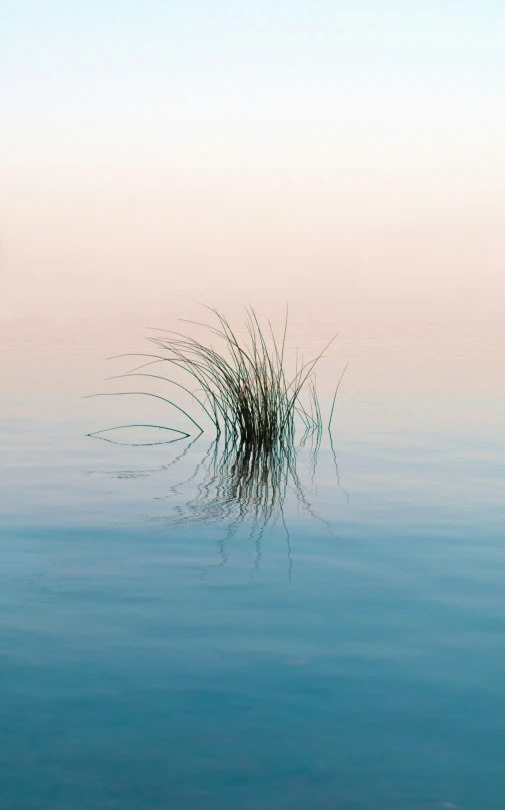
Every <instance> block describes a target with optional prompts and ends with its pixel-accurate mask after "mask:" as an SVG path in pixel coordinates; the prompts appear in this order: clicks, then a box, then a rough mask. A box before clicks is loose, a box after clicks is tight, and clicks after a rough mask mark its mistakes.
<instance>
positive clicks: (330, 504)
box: [0, 333, 505, 810]
mask: <svg viewBox="0 0 505 810" xmlns="http://www.w3.org/2000/svg"><path fill="white" fill-rule="evenodd" d="M500 335H501V333H500V334H498V335H493V337H492V340H491V339H490V340H491V344H492V345H495V348H496V347H497V346H498V344H497V343H493V340H494V341H498V342H499V341H500V340H501V339H502V338H501V336H500ZM491 344H490V342H489V341H488V342H486V344H485V346H484V349H485V348H486V347H489V345H491ZM500 345H502V344H500ZM408 354H409V353H408V351H406V352H405V356H406V363H407V365H408V363H409V358H408ZM95 359H96V367H91V370H90V368H88V369H87V371H86V373H87V375H88V376H87V378H86V381H85V383H83V388H84V391H83V393H87V392H88V390H89V388H88V386H90V385H91V380H92V375H93V374H96V377H97V378H98V377H99V375H100V372H101V368H100V365H99V359H100V358H99V355H98V353H97V356H96V358H95ZM446 359H447V358H446ZM353 362H354V365H355V367H358V368H362V374H361V377H359V375H356V377H355V378H353V377H352V375H351V376H350V380H349V383H348V388H347V389H344V393H343V394H342V400H341V406H340V411H339V414H338V419H337V431H336V434H337V435H336V456H337V461H338V479H337V470H336V469H335V465H334V459H333V456H332V454H331V452H330V448H329V447H328V446H327V445H326V444H325V445H324V446H323V448H322V450H321V453H320V456H319V460H318V464H317V467H316V470H315V472H314V470H313V469H312V467H311V459H310V453H309V452H308V451H306V452H305V453H304V452H302V453H301V454H300V478H301V481H302V483H303V488H304V497H305V498H306V503H305V504H304V503H303V502H300V498H299V496H298V495H297V493H296V492H295V491H293V489H290V490H289V491H288V493H287V496H286V499H285V503H284V515H283V520H280V519H278V520H277V521H275V520H274V521H271V522H270V523H268V524H267V525H266V526H264V527H262V526H261V525H259V526H258V525H257V524H256V525H255V524H254V522H253V516H252V513H251V511H250V510H248V509H245V510H243V512H242V516H241V519H240V520H238V521H235V520H234V515H235V514H236V513H235V512H234V511H233V507H234V505H233V504H232V505H231V507H230V508H231V512H230V511H229V512H226V511H225V510H224V508H223V504H222V503H220V502H217V501H216V498H215V497H214V496H213V495H212V492H211V493H210V507H211V508H210V510H209V508H208V506H209V505H208V504H207V506H205V504H203V505H202V501H201V500H200V501H198V500H197V501H196V506H195V500H194V499H195V498H197V499H198V496H199V493H200V495H201V492H202V490H201V486H202V477H201V474H202V471H201V469H200V471H198V465H199V463H200V462H201V461H202V458H203V457H204V454H205V451H206V450H207V449H208V438H207V439H206V438H205V437H203V438H202V439H201V440H199V441H198V442H196V443H195V444H193V445H191V446H190V447H189V448H188V450H187V452H186V454H185V455H184V456H183V457H182V458H180V459H179V460H176V457H177V456H178V455H179V454H180V453H181V452H182V451H183V450H184V449H185V446H184V445H181V446H178V445H177V444H176V445H171V446H162V445H161V446H153V447H135V448H133V447H128V446H126V447H120V446H116V445H112V444H107V443H105V442H100V441H98V440H96V439H90V438H87V437H86V436H85V435H84V434H85V433H86V432H87V430H89V429H90V428H91V427H95V426H96V427H100V426H106V424H107V419H109V416H110V413H111V411H110V405H109V406H108V407H109V411H99V412H98V411H95V412H92V413H91V412H90V411H87V410H86V409H87V408H88V405H87V404H86V401H85V402H82V401H79V402H77V398H76V397H75V396H74V394H73V392H72V393H70V392H67V393H65V385H66V383H65V379H66V378H65V376H64V375H63V376H61V375H60V376H59V377H58V380H57V384H58V386H59V390H58V394H57V395H56V394H54V396H53V394H52V391H51V386H52V385H53V383H51V380H50V379H49V381H48V383H47V387H46V389H45V390H44V391H43V392H41V394H40V397H38V398H36V397H35V396H34V393H33V391H31V392H30V391H28V392H27V391H23V390H20V391H18V392H16V391H11V392H10V393H9V395H8V396H7V397H6V399H5V400H4V405H5V408H4V410H5V413H4V419H3V421H2V443H3V447H4V450H3V456H4V464H3V480H2V493H3V494H2V510H1V511H2V530H1V539H0V554H1V559H2V566H1V569H0V607H1V625H0V640H1V648H0V649H1V657H2V666H1V691H0V721H1V722H0V752H1V753H0V758H1V770H0V796H1V802H0V804H1V806H2V807H5V808H8V810H32V809H33V810H39V808H40V810H42V808H44V810H45V809H46V808H50V810H60V809H61V810H68V808H73V810H113V809H114V810H115V808H118V810H119V808H121V810H140V808H142V810H161V809H162V808H163V809H165V808H167V809H168V808H170V809H172V808H174V810H204V809H205V810H209V809H210V810H242V809H243V810H256V809H258V810H259V809H260V808H261V810H277V809H279V810H284V809H286V810H288V809H289V810H309V809H312V808H314V810H319V809H321V810H322V809H323V808H325V809H326V808H328V810H330V808H331V810H333V809H335V810H430V809H431V810H435V808H458V809H459V810H479V809H480V808H482V810H484V808H486V810H502V808H503V806H504V803H505V768H504V766H503V762H504V755H505V588H504V582H505V537H504V526H505V520H504V518H505V495H504V488H503V484H504V473H505V461H504V459H505V431H504V429H503V426H502V424H501V420H502V416H503V413H502V405H503V400H501V399H499V397H498V400H497V389H496V382H495V381H493V383H492V384H491V383H490V384H489V386H488V387H487V388H486V386H485V385H482V380H480V383H479V386H480V387H479V390H477V391H473V393H472V394H470V393H469V392H468V386H466V385H463V383H461V386H460V387H461V389H462V390H463V389H464V392H465V393H464V397H463V395H461V396H460V395H459V394H458V386H459V381H458V376H457V368H459V366H457V364H455V367H456V371H455V379H454V375H453V378H452V382H451V387H450V390H449V389H448V390H447V391H441V390H440V388H439V389H437V390H436V391H435V392H434V391H433V390H431V391H428V392H426V391H424V392H423V390H422V389H423V387H424V381H423V385H421V384H420V385H419V389H415V390H412V391H409V390H407V391H406V394H405V398H404V401H402V402H399V401H398V395H397V391H398V390H400V389H401V385H400V386H399V387H398V388H397V389H396V392H392V391H391V392H388V391H383V392H378V391H377V390H376V378H375V377H373V375H372V374H371V372H370V365H366V364H365V363H364V362H363V363H362V364H361V365H360V355H359V351H357V350H356V352H355V356H354V358H353ZM416 362H418V363H419V364H420V369H421V367H422V369H424V373H425V369H426V365H429V364H424V363H422V364H421V363H420V360H419V356H417V355H416ZM447 362H448V363H449V365H450V357H449V358H448V359H447ZM372 365H373V364H372ZM69 369H70V364H69ZM77 373H78V365H77V368H76V363H75V362H73V363H72V364H71V370H70V371H69V374H70V375H72V374H74V375H77ZM367 374H370V378H369V384H368V386H367V387H366V390H365V392H364V388H363V385H362V380H363V378H366V375H367ZM420 374H421V371H420ZM444 374H445V371H444ZM414 376H415V375H414ZM421 376H422V375H421ZM49 377H50V375H49ZM442 377H443V375H441V377H440V379H442ZM62 379H63V383H62ZM360 380H361V382H360ZM438 382H440V380H439V381H438ZM437 384H438V383H437ZM53 387H55V388H56V382H54V385H53ZM69 388H70V385H69ZM95 388H96V385H95ZM370 392H372V393H370ZM498 393H499V392H498ZM94 407H96V406H94ZM100 407H102V406H100ZM137 414H138V410H137ZM399 414H401V416H399ZM93 419H94V420H95V422H96V425H95V424H94V423H93V424H92V422H93ZM172 462H173V463H172ZM195 471H196V476H195V477H194V478H192V476H193V475H194V474H195ZM207 483H208V481H207ZM199 486H200V489H199ZM213 498H214V499H213ZM309 503H310V506H308V504H309ZM192 504H193V506H192ZM213 505H214V506H213Z"/></svg>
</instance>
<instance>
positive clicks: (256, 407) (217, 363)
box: [125, 307, 336, 449]
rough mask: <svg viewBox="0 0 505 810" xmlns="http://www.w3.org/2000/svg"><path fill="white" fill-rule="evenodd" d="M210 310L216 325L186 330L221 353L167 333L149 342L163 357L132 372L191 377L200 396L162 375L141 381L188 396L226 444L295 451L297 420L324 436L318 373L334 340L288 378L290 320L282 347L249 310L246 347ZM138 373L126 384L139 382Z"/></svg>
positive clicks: (298, 365) (155, 357)
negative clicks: (159, 368) (164, 368)
mask: <svg viewBox="0 0 505 810" xmlns="http://www.w3.org/2000/svg"><path fill="white" fill-rule="evenodd" d="M206 309H209V310H210V311H211V312H212V314H213V316H214V317H215V321H214V325H212V324H210V325H209V324H201V323H199V322H196V321H187V323H194V324H198V326H204V327H205V328H206V329H207V330H208V332H209V334H210V336H211V338H212V339H217V340H218V342H219V346H218V347H215V346H214V345H207V344H206V343H202V342H200V341H199V340H197V339H195V338H193V337H189V336H187V335H184V334H182V333H180V332H175V331H171V330H170V331H168V330H163V332H162V334H160V335H156V336H154V337H149V338H148V340H149V341H150V342H151V343H153V344H154V345H155V346H156V347H157V349H158V351H159V353H157V354H146V355H144V356H146V357H148V358H150V359H149V361H148V362H147V363H144V364H143V365H142V366H139V367H137V369H134V370H133V372H138V370H139V369H141V368H145V367H146V366H148V365H152V364H154V363H168V364H169V365H172V366H174V367H176V368H177V369H179V370H182V371H183V372H185V373H186V375H188V376H189V378H192V380H193V382H194V383H196V384H197V389H196V391H194V390H191V389H190V388H189V387H188V386H186V385H183V384H181V383H180V382H177V381H176V380H172V379H169V378H167V377H160V375H157V374H150V373H147V372H142V374H141V376H149V377H154V378H158V379H159V378H161V379H164V380H166V381H167V382H170V383H172V384H174V385H176V386H178V387H179V388H182V389H183V390H184V391H186V392H188V393H190V394H191V396H192V397H193V399H194V400H195V401H196V402H197V403H198V404H199V405H200V407H201V408H202V409H203V411H204V412H205V413H206V414H207V416H208V417H209V419H210V420H211V422H212V423H213V425H214V428H215V431H216V435H217V437H218V438H219V437H220V436H221V435H223V436H224V439H225V441H226V442H232V443H236V444H238V445H242V446H244V447H263V448H266V449H268V448H274V447H279V446H281V445H286V444H289V443H292V442H293V440H294V435H295V424H296V420H297V418H299V419H300V421H301V423H302V424H303V425H304V429H305V434H306V435H307V434H309V433H314V432H315V433H317V434H318V436H319V435H320V432H321V409H320V406H319V400H318V396H317V392H316V385H315V376H314V369H315V367H316V364H317V363H318V361H319V360H320V359H321V357H322V356H323V354H324V352H325V351H326V349H327V348H328V346H329V345H330V344H331V343H332V342H333V340H334V339H335V337H336V336H335V337H333V338H332V340H331V341H329V343H328V344H327V345H326V346H325V347H324V349H323V351H322V352H320V354H318V355H317V356H316V357H315V358H312V359H311V360H309V361H308V362H303V360H302V361H301V362H298V361H297V363H296V367H295V369H294V371H293V372H292V373H291V374H289V373H288V371H287V368H286V358H285V349H286V333H287V326H288V315H287V312H286V319H285V323H284V329H283V333H282V336H281V338H280V339H278V338H276V336H275V334H274V330H273V328H272V325H271V323H270V321H268V328H267V329H265V328H264V327H262V326H261V325H260V322H259V320H258V317H257V315H256V313H255V311H254V309H253V308H252V307H246V324H245V325H246V330H247V337H246V339H245V340H240V339H239V338H238V337H237V335H236V333H235V332H234V330H233V329H232V327H231V325H230V323H229V321H228V320H227V318H225V316H224V315H222V314H221V313H220V312H219V311H218V310H217V309H216V308H215V307H206ZM159 331H160V332H161V330H159ZM133 372H130V374H128V375H125V376H133ZM188 385H189V382H188ZM197 394H198V395H197ZM166 401H167V402H170V401H169V400H166ZM170 404H172V405H175V403H172V402H170ZM175 407H176V408H177V409H178V410H182V411H183V412H184V413H185V414H186V416H187V417H188V418H189V419H190V420H191V422H193V424H195V425H197V427H198V429H199V430H200V431H201V432H203V428H202V427H201V426H200V425H199V424H197V422H196V420H195V419H194V417H193V416H191V415H190V414H189V413H188V412H187V411H184V409H182V408H180V406H178V405H175Z"/></svg>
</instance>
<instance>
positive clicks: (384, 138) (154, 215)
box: [0, 0, 505, 319]
mask: <svg viewBox="0 0 505 810" xmlns="http://www.w3.org/2000/svg"><path fill="white" fill-rule="evenodd" d="M504 41H505V5H504V4H503V2H498V1H496V2H495V1H494V0H480V2H478V3H477V2H469V1H468V0H451V1H450V2H449V1H448V0H436V1H435V0H425V2H422V3H421V2H409V1H408V0H403V1H402V2H399V0H382V2H380V3H379V2H377V0H375V1H374V2H370V0H369V1H368V2H365V0H353V2H352V3H350V2H345V3H344V2H340V0H333V1H332V2H329V0H313V2H310V3H309V2H299V1H297V0H289V2H287V1H286V2H284V0H269V2H265V1H264V0H256V2H254V3H253V2H241V0H232V1H230V0H213V1H212V2H205V0H143V2H138V0H136V1H135V2H132V0H100V2H98V1H97V0H87V2H81V1H79V2H76V1H75V0H61V2H57V1H56V0H32V1H31V2H28V0H16V1H15V2H13V0H3V2H2V4H1V8H0V62H1V70H0V94H1V97H2V126H1V128H0V152H1V154H2V156H3V157H2V172H1V173H2V182H1V185H2V188H1V191H0V239H1V251H2V252H1V257H0V262H1V264H0V274H1V275H0V281H1V284H2V287H3V289H4V295H5V297H4V301H8V307H7V310H6V315H7V317H8V318H10V319H16V318H19V317H21V318H22V317H38V316H40V313H41V312H45V313H49V314H51V316H52V317H53V316H54V317H56V316H57V317H59V318H64V317H69V316H70V315H72V316H73V315H75V314H80V315H82V314H88V315H89V314H90V313H93V312H95V313H96V314H97V316H98V315H100V313H103V312H106V311H111V309H114V308H116V309H117V310H118V311H121V312H125V313H130V314H132V315H134V314H135V309H136V307H137V306H141V307H142V308H143V311H147V310H149V309H150V308H156V307H158V308H159V307H160V306H161V303H160V302H161V301H167V302H168V300H169V299H170V300H174V299H175V298H177V300H179V299H181V300H182V299H183V298H184V297H188V298H194V297H200V298H202V297H203V298H205V300H216V296H225V297H226V296H229V297H230V299H231V300H237V301H238V300H240V301H242V300H243V299H244V298H245V299H253V300H254V299H255V297H259V298H260V299H261V300H264V299H265V298H268V297H271V298H273V299H275V300H279V301H280V300H285V299H286V298H290V299H293V298H294V299H295V300H299V301H304V300H308V299H311V300H313V301H314V302H317V300H322V302H323V304H324V306H328V307H333V308H338V307H342V308H343V307H345V308H347V309H349V308H351V309H352V308H354V309H355V310H356V312H361V311H363V312H365V311H373V310H374V308H376V307H377V306H379V307H381V308H385V309H386V310H391V311H398V310H402V311H403V310H404V311H406V312H407V311H411V310H414V309H415V308H416V307H417V308H419V309H420V310H422V309H424V308H426V307H428V308H429V307H435V308H436V307H438V306H440V307H442V308H443V307H451V306H458V307H460V308H461V310H462V311H463V310H464V311H467V310H469V311H470V310H472V309H473V308H477V309H478V310H481V311H482V312H487V311H489V312H491V311H492V312H496V311H500V312H503V311H504V308H505V305H504V303H503V302H504V301H505V269H504V266H503V264H504V262H503V258H504V255H505V254H504V248H505V236H504V234H505V229H504V212H505V150H504V146H503V145H504V144H505V103H504V102H505V49H504V47H503V43H504ZM167 306H168V303H167Z"/></svg>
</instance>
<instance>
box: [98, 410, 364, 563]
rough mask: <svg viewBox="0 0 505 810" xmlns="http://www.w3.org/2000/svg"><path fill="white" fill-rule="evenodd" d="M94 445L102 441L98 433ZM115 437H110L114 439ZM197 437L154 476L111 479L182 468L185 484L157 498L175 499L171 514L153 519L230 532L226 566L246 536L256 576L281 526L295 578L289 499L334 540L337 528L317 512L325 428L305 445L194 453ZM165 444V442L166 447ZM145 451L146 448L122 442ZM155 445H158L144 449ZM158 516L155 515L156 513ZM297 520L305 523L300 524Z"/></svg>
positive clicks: (223, 557) (228, 446)
mask: <svg viewBox="0 0 505 810" xmlns="http://www.w3.org/2000/svg"><path fill="white" fill-rule="evenodd" d="M94 438H98V439H100V438H102V436H101V435H98V434H94ZM107 438H108V437H107ZM198 440H199V437H196V438H195V439H193V440H192V441H190V442H189V443H187V444H186V445H185V447H184V448H183V450H182V451H181V452H180V453H179V454H178V455H176V456H175V458H173V459H172V460H171V461H170V462H168V463H167V464H163V465H161V466H159V467H157V468H154V469H146V468H144V469H139V470H135V469H131V468H130V469H123V470H118V471H115V472H110V473H108V475H111V476H113V477H115V478H121V479H124V478H130V479H132V478H144V479H145V478H146V477H147V476H149V475H152V474H155V473H159V472H165V471H167V470H168V469H169V468H171V470H172V474H174V473H175V471H176V469H181V470H184V473H185V475H184V477H183V478H180V479H178V478H176V476H175V475H174V479H175V480H174V482H173V483H171V485H170V487H169V491H168V492H167V493H166V494H165V495H159V494H157V495H153V499H154V500H157V501H158V502H159V501H167V500H173V501H174V503H173V506H172V509H171V511H170V514H169V515H163V516H160V515H159V514H158V515H150V516H149V517H148V518H147V520H148V521H149V522H153V523H159V524H163V525H167V526H177V525H178V526H183V525H187V526H190V525H202V526H203V525H205V526H211V525H219V526H221V527H222V528H223V533H222V535H221V539H220V540H219V543H218V545H219V548H218V554H219V558H220V563H219V564H220V565H226V563H227V562H228V554H227V545H228V542H229V541H230V540H231V538H232V537H233V536H234V535H235V534H236V533H237V532H238V531H239V529H242V530H243V531H245V532H246V536H247V538H248V540H249V542H252V543H253V544H254V548H255V552H254V570H257V569H258V568H259V566H260V562H261V544H262V539H263V536H264V534H265V531H266V530H267V528H268V527H271V528H274V527H276V526H279V527H281V531H282V532H283V533H284V535H285V540H286V555H287V561H288V575H289V577H290V576H291V568H292V560H291V535H290V530H289V522H290V521H289V519H288V517H287V516H286V512H285V506H286V501H287V499H288V497H291V501H292V502H294V503H295V505H296V507H297V515H299V514H300V512H303V513H305V514H306V515H308V516H310V518H311V519H313V520H316V521H318V522H319V523H320V525H322V527H323V528H324V530H325V531H328V532H331V533H332V534H335V533H334V531H333V529H332V527H331V525H330V523H328V522H327V521H325V520H324V519H323V518H321V517H320V516H319V515H318V514H317V512H316V511H315V509H314V507H313V505H312V503H311V500H310V495H311V493H313V492H316V491H317V482H316V472H317V465H318V454H319V450H320V448H321V441H322V429H321V427H320V425H319V424H318V425H316V426H315V427H314V426H311V427H310V428H309V429H306V430H305V432H304V433H303V436H302V438H301V441H300V442H299V444H297V445H295V443H294V442H292V441H288V442H279V443H276V444H275V445H272V444H268V443H259V444H251V443H238V442H231V441H229V442H226V441H223V440H220V439H219V438H217V439H215V440H214V441H212V442H211V443H210V445H208V447H207V449H206V450H205V451H202V452H201V454H197V456H196V460H195V461H193V462H192V463H191V459H192V458H193V454H192V453H189V451H190V449H191V448H193V450H194V449H195V447H196V444H195V443H196V442H197V441H198ZM160 443H163V444H164V443H165V442H160ZM122 444H130V445H131V446H132V447H138V445H139V442H137V441H132V442H129V443H128V442H122ZM145 444H146V445H152V444H153V442H145ZM330 444H331V449H332V454H333V462H334V467H335V479H334V481H335V486H336V487H340V489H341V490H342V492H343V493H344V495H345V497H346V499H348V494H347V492H346V491H345V490H344V489H343V487H342V485H341V483H340V474H339V469H338V464H337V458H336V452H335V448H334V446H333V441H332V440H331V435H330ZM302 457H303V472H300V470H299V467H300V466H301V465H300V463H299V462H300V459H301V458H302ZM153 511H156V510H153ZM297 519H298V518H297Z"/></svg>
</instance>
